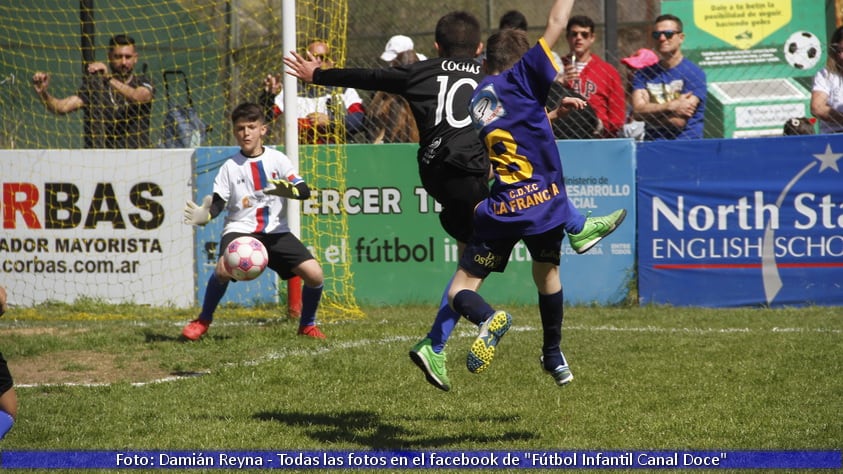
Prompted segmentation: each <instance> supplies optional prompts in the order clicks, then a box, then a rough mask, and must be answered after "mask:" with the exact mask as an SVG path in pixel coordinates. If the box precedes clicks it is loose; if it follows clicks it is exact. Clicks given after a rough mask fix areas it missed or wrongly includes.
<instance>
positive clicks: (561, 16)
mask: <svg viewBox="0 0 843 474" xmlns="http://www.w3.org/2000/svg"><path fill="white" fill-rule="evenodd" d="M573 8H574V0H556V1H554V2H553V6H552V7H550V13H549V14H548V15H547V26H545V29H544V35H543V37H544V41H545V42H546V43H547V45H548V46H549V47H550V48H553V46H554V45H555V44H556V42H557V41H559V38H561V37H562V35H563V34H565V28H566V27H567V26H568V19H569V18H571V10H572V9H573Z"/></svg>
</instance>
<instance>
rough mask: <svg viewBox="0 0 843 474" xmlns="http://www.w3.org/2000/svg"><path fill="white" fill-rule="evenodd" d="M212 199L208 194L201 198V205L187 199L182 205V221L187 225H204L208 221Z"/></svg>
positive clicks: (209, 219)
mask: <svg viewBox="0 0 843 474" xmlns="http://www.w3.org/2000/svg"><path fill="white" fill-rule="evenodd" d="M212 200H213V199H212V198H211V196H210V195H208V196H205V198H204V199H202V204H201V205H199V204H196V203H195V202H192V201H187V203H186V205H185V206H184V223H185V224H188V225H205V224H207V223H208V222H210V221H211V201H212Z"/></svg>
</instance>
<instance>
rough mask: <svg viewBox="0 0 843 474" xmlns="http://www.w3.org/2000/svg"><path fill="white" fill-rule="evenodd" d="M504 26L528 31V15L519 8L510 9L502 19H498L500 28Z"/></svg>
mask: <svg viewBox="0 0 843 474" xmlns="http://www.w3.org/2000/svg"><path fill="white" fill-rule="evenodd" d="M504 28H515V29H516V30H521V31H527V17H526V16H524V14H523V13H521V12H520V11H518V10H509V11H508V12H506V13H504V14H503V15H501V17H500V20H498V29H499V30H502V29H504Z"/></svg>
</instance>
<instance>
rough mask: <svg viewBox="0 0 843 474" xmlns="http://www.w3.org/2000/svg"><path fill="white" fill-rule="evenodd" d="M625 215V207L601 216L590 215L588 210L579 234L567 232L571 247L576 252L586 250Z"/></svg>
mask: <svg viewBox="0 0 843 474" xmlns="http://www.w3.org/2000/svg"><path fill="white" fill-rule="evenodd" d="M625 217H626V209H618V210H617V211H615V212H613V213H611V214H609V215H608V216H601V217H591V211H588V214H587V215H586V218H585V225H584V226H583V228H582V231H580V233H579V234H568V241H569V242H570V243H571V248H572V249H574V252H577V253H586V252H588V251H589V250H590V249H591V247H594V246H595V245H597V242H600V240H602V239H603V237H606V236H607V235H609V234H611V233H612V232H614V231H615V229H617V228H618V226H619V225H621V222H623V219H624V218H625Z"/></svg>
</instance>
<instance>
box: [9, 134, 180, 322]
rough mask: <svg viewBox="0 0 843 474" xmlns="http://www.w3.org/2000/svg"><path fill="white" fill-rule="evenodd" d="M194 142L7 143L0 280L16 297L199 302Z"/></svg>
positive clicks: (19, 300) (25, 300) (25, 301)
mask: <svg viewBox="0 0 843 474" xmlns="http://www.w3.org/2000/svg"><path fill="white" fill-rule="evenodd" d="M191 153H192V151H191V150H11V151H2V152H0V163H2V168H0V169H2V170H3V171H2V181H1V182H0V187H2V202H1V203H0V204H2V205H1V206H0V207H2V216H3V221H2V229H3V230H2V233H1V234H0V284H2V285H4V286H6V287H7V289H9V290H10V291H9V293H10V301H11V303H12V304H15V305H21V306H28V305H32V304H37V303H42V302H44V301H61V302H68V303H71V302H73V301H75V300H77V299H78V298H94V299H103V300H105V301H108V302H114V303H117V302H134V303H139V304H150V305H156V306H162V305H176V306H189V305H192V304H193V301H194V298H193V291H192V290H193V272H192V271H191V270H192V265H191V264H192V262H193V255H192V252H191V250H192V247H191V241H192V240H191V238H192V230H191V229H190V227H189V226H186V225H184V224H183V223H182V219H183V217H182V209H183V208H184V203H185V201H186V200H187V199H189V198H190V170H191V168H190V155H191Z"/></svg>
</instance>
